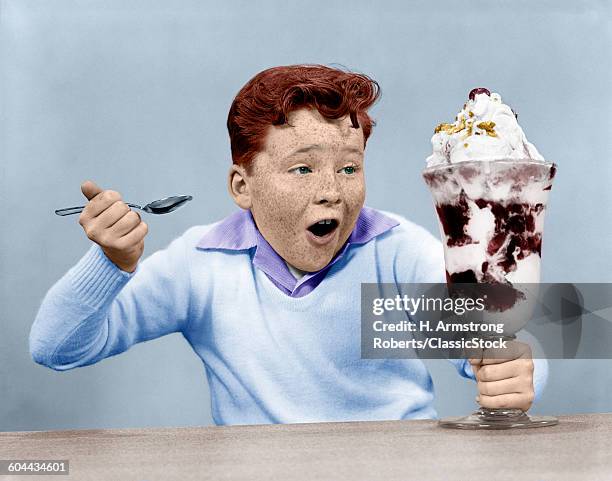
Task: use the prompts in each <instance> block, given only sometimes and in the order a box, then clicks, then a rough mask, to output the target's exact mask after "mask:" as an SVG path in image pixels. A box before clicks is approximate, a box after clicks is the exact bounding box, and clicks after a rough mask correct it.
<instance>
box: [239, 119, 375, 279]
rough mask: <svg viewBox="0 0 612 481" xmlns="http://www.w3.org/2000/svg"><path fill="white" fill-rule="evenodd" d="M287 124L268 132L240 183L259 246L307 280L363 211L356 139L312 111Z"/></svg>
mask: <svg viewBox="0 0 612 481" xmlns="http://www.w3.org/2000/svg"><path fill="white" fill-rule="evenodd" d="M288 120H289V122H288V124H285V125H281V126H273V127H270V130H269V132H268V135H267V137H266V144H265V148H264V150H263V151H262V152H260V153H259V154H258V155H257V156H256V157H255V159H254V165H253V172H252V174H251V175H247V176H246V178H245V181H246V183H247V184H248V186H249V192H250V195H251V202H252V205H251V212H252V214H253V218H254V219H255V223H256V224H257V227H258V229H259V231H260V232H261V234H262V235H263V236H264V238H265V239H266V240H267V241H268V242H269V243H270V245H271V246H272V247H273V248H274V250H275V251H276V252H277V253H278V254H279V255H280V256H281V257H282V258H283V259H285V261H287V262H288V263H289V264H290V265H292V266H294V267H296V268H297V269H300V270H302V271H307V272H314V271H317V270H319V269H322V268H323V267H325V266H326V265H327V264H328V263H329V262H330V261H331V259H332V258H333V257H334V255H335V254H336V253H337V252H338V251H339V250H340V249H341V248H342V246H343V245H344V243H345V242H346V240H347V239H348V237H349V235H350V234H351V232H352V230H353V228H354V227H355V222H356V221H357V217H358V216H359V212H360V210H361V208H362V207H363V203H364V200H365V179H364V173H363V160H364V146H363V132H362V130H361V128H358V129H355V128H353V127H352V124H351V121H350V118H349V117H344V118H342V119H337V120H328V119H326V118H325V117H323V116H322V115H321V114H320V113H319V112H318V111H317V110H314V109H300V110H296V111H293V112H291V114H290V115H289V119H288Z"/></svg>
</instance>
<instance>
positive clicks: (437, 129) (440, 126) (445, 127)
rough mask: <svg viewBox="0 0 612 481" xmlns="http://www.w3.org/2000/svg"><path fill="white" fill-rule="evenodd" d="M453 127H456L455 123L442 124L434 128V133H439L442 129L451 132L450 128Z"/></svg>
mask: <svg viewBox="0 0 612 481" xmlns="http://www.w3.org/2000/svg"><path fill="white" fill-rule="evenodd" d="M453 127H454V125H453V124H440V125H438V126H437V127H436V128H435V129H434V133H435V134H437V133H438V132H441V131H442V130H443V131H444V132H449V131H450V130H452V129H453Z"/></svg>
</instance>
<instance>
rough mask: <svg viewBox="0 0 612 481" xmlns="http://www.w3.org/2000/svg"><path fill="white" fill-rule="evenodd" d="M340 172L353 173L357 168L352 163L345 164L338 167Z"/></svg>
mask: <svg viewBox="0 0 612 481" xmlns="http://www.w3.org/2000/svg"><path fill="white" fill-rule="evenodd" d="M340 171H341V172H344V173H345V174H349V175H351V174H354V173H355V172H356V171H357V169H356V168H355V167H354V166H353V165H347V166H346V167H343V168H342V169H340Z"/></svg>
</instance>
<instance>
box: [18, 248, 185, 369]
mask: <svg viewBox="0 0 612 481" xmlns="http://www.w3.org/2000/svg"><path fill="white" fill-rule="evenodd" d="M189 291H190V278H189V271H188V263H187V261H186V246H185V239H184V236H183V237H179V238H177V239H175V240H174V241H173V242H172V243H171V244H170V245H169V246H168V248H167V249H165V250H162V251H158V252H156V253H154V254H153V255H152V256H150V257H149V258H147V259H146V260H144V261H143V262H141V263H140V264H139V265H138V268H137V269H136V271H135V272H133V273H131V274H130V273H127V272H124V271H122V270H121V269H119V268H118V267H117V266H116V265H115V264H114V263H113V262H111V261H110V260H109V259H108V258H107V257H106V255H105V254H104V252H103V251H102V249H101V248H100V247H99V246H98V245H95V244H94V245H92V247H91V248H90V249H89V251H88V252H87V253H86V254H85V256H84V257H83V258H82V259H81V260H80V261H79V262H78V263H77V264H76V265H75V266H74V267H73V268H72V269H70V270H69V271H68V272H67V273H66V274H65V275H64V276H63V277H62V278H61V279H60V280H59V281H58V282H57V283H56V284H55V285H54V286H53V287H52V288H51V289H50V290H49V292H48V293H47V295H46V296H45V298H44V300H43V302H42V305H41V307H40V309H39V311H38V315H37V316H36V319H35V321H34V324H33V325H32V328H31V331H30V352H31V354H32V357H33V359H34V360H35V361H36V362H37V363H39V364H43V365H45V366H48V367H50V368H52V369H55V370H59V371H63V370H67V369H72V368H75V367H79V366H86V365H89V364H93V363H96V362H98V361H100V360H102V359H104V358H106V357H109V356H113V355H115V354H119V353H121V352H123V351H125V350H127V349H129V347H130V346H132V345H133V344H135V343H138V342H142V341H147V340H150V339H154V338H157V337H160V336H163V335H165V334H169V333H172V332H176V331H181V330H182V328H183V326H184V325H185V323H186V322H187V321H188V319H189Z"/></svg>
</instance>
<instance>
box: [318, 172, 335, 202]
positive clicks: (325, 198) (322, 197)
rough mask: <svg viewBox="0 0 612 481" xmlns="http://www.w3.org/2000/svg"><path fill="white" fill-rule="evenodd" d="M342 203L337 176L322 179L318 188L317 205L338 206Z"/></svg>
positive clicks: (327, 176)
mask: <svg viewBox="0 0 612 481" xmlns="http://www.w3.org/2000/svg"><path fill="white" fill-rule="evenodd" d="M338 202H340V189H339V187H338V182H337V180H336V176H335V175H333V174H332V175H326V176H325V177H324V178H321V182H320V185H319V186H318V189H317V193H316V198H315V203H316V204H337V203H338Z"/></svg>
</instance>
